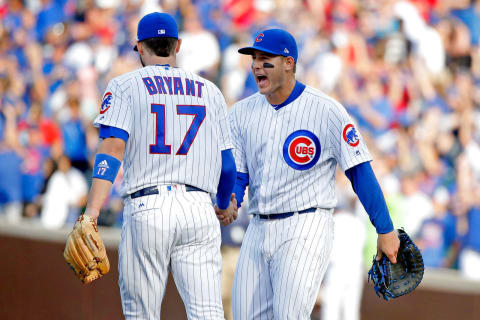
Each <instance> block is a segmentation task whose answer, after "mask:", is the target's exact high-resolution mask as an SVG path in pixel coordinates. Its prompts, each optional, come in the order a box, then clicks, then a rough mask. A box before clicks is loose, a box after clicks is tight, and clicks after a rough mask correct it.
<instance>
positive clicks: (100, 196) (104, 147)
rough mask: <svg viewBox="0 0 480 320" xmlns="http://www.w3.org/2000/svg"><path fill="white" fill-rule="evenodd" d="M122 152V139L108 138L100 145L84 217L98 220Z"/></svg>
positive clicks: (123, 146) (123, 143)
mask: <svg viewBox="0 0 480 320" xmlns="http://www.w3.org/2000/svg"><path fill="white" fill-rule="evenodd" d="M124 150H125V142H124V141H123V140H122V139H118V138H108V139H104V140H103V141H102V143H101V144H100V148H99V149H98V152H97V155H96V157H95V165H94V168H93V179H92V188H91V189H90V193H89V195H88V203H87V208H86V210H85V214H86V215H89V216H91V217H92V218H95V219H96V218H98V215H99V214H100V209H101V207H102V206H103V204H104V203H105V200H106V199H107V197H108V195H109V193H110V189H111V187H112V184H113V181H114V180H115V177H116V176H117V173H118V169H119V167H120V164H121V161H122V160H123V152H124Z"/></svg>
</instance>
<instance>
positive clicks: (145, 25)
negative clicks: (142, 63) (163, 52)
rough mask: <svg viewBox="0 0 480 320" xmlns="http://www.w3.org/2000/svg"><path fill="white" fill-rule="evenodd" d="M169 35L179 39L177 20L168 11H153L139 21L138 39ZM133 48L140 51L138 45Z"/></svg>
mask: <svg viewBox="0 0 480 320" xmlns="http://www.w3.org/2000/svg"><path fill="white" fill-rule="evenodd" d="M167 37H168V38H176V39H178V27H177V22H176V21H175V19H173V17H172V16H171V15H169V14H168V13H163V12H152V13H149V14H147V15H145V16H144V17H143V18H142V19H140V21H139V22H138V28H137V41H142V40H146V39H151V38H167ZM133 50H135V51H138V50H137V46H135V47H134V48H133Z"/></svg>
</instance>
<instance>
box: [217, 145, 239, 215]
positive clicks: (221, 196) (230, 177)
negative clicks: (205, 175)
mask: <svg viewBox="0 0 480 320" xmlns="http://www.w3.org/2000/svg"><path fill="white" fill-rule="evenodd" d="M236 177H237V168H236V166H235V159H234V158H233V153H232V150H231V149H227V150H223V151H222V173H221V174H220V182H219V183H218V189H217V206H218V207H219V208H220V209H222V210H224V209H227V208H228V206H229V204H230V196H231V195H232V191H233V186H234V185H235V179H236Z"/></svg>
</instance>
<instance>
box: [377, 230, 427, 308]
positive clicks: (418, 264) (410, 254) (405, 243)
mask: <svg viewBox="0 0 480 320" xmlns="http://www.w3.org/2000/svg"><path fill="white" fill-rule="evenodd" d="M398 238H399V239H400V248H399V250H398V255H397V263H396V264H392V263H391V262H390V260H388V258H387V256H386V255H382V258H381V259H380V261H376V259H375V257H374V258H373V265H372V268H371V269H370V271H369V272H368V280H369V281H370V279H371V280H372V281H373V283H374V289H375V293H376V294H377V296H379V297H380V295H382V297H383V298H384V299H385V300H387V301H388V300H390V299H394V298H397V297H400V296H403V295H404V294H407V293H410V292H412V291H413V290H415V288H416V287H417V286H418V285H419V284H420V282H421V281H422V278H423V271H424V269H425V267H424V265H423V258H422V254H421V253H420V250H419V249H418V247H417V246H416V245H415V243H414V242H413V241H412V239H410V237H409V236H408V234H407V233H406V232H405V231H403V230H401V229H398Z"/></svg>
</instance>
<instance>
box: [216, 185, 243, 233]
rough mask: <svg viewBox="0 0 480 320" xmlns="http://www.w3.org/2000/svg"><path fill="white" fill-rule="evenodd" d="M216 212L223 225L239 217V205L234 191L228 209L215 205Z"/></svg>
mask: <svg viewBox="0 0 480 320" xmlns="http://www.w3.org/2000/svg"><path fill="white" fill-rule="evenodd" d="M215 214H216V215H217V218H218V220H219V221H220V223H221V225H222V226H228V225H229V224H230V223H232V222H233V221H235V220H236V219H237V217H238V207H237V199H236V198H235V193H232V196H231V197H230V204H229V205H228V208H227V209H224V210H222V209H220V208H219V207H217V205H215Z"/></svg>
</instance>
